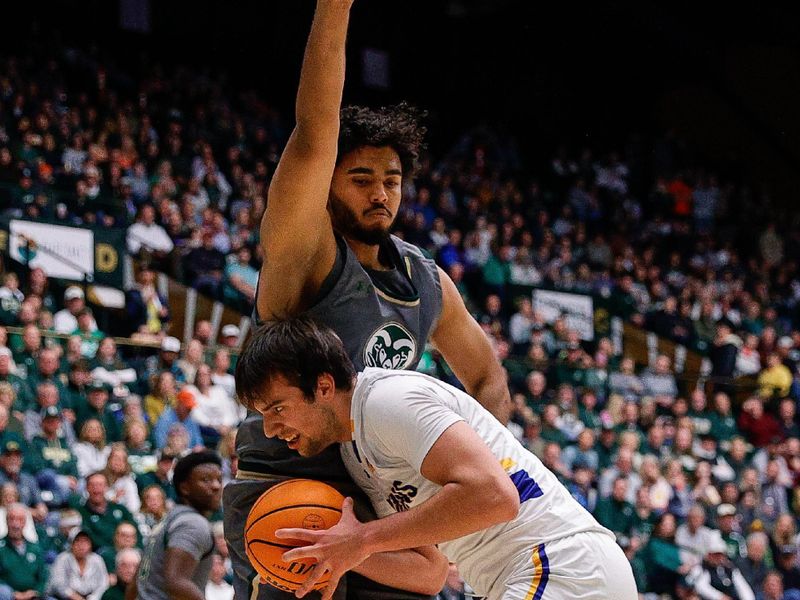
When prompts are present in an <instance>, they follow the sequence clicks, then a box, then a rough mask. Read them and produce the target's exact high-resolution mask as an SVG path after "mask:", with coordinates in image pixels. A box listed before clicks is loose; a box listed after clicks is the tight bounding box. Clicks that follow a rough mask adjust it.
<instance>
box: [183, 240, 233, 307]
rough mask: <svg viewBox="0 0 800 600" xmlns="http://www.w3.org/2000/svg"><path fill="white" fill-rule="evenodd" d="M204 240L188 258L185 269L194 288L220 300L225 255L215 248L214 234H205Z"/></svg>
mask: <svg viewBox="0 0 800 600" xmlns="http://www.w3.org/2000/svg"><path fill="white" fill-rule="evenodd" d="M202 239H203V243H202V245H201V246H200V247H198V248H195V249H193V250H192V251H191V252H189V254H188V255H187V256H186V259H185V261H184V269H185V270H186V274H187V277H188V279H189V281H190V283H191V285H192V287H194V288H196V289H197V290H198V291H199V292H201V293H204V294H207V295H209V296H210V297H212V298H214V299H218V298H219V297H220V286H221V285H222V275H223V271H224V270H225V255H224V254H223V253H222V252H220V251H219V250H218V249H217V248H216V247H215V246H214V235H213V234H212V233H210V232H205V233H203V238H202Z"/></svg>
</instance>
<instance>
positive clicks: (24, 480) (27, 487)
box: [0, 439, 47, 521]
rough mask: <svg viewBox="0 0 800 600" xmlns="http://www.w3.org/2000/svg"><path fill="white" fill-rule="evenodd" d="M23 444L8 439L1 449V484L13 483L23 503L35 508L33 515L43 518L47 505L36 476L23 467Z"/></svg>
mask: <svg viewBox="0 0 800 600" xmlns="http://www.w3.org/2000/svg"><path fill="white" fill-rule="evenodd" d="M22 459H23V446H21V445H20V444H19V443H17V442H16V441H14V440H13V439H9V440H6V442H5V445H4V446H3V447H2V448H1V449H0V485H4V484H6V483H13V484H14V485H15V486H16V488H17V492H18V494H19V499H20V502H21V503H22V504H25V505H26V506H28V507H30V508H31V509H32V510H33V516H34V518H36V519H37V520H40V521H41V520H42V519H43V518H44V517H45V515H46V514H47V506H46V505H45V504H44V502H43V501H42V494H41V490H40V488H39V484H38V483H37V482H36V478H35V477H34V476H33V475H31V474H30V473H27V472H25V471H24V470H23V469H22Z"/></svg>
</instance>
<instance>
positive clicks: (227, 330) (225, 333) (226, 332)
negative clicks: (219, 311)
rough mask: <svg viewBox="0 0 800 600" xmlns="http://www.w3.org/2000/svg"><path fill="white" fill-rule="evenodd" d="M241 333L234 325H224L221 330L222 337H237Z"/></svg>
mask: <svg viewBox="0 0 800 600" xmlns="http://www.w3.org/2000/svg"><path fill="white" fill-rule="evenodd" d="M240 333H241V331H240V330H239V328H238V327H237V326H236V325H225V327H223V328H222V337H237V338H238V337H239V334H240Z"/></svg>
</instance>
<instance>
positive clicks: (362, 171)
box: [347, 167, 375, 175]
mask: <svg viewBox="0 0 800 600" xmlns="http://www.w3.org/2000/svg"><path fill="white" fill-rule="evenodd" d="M374 173H375V171H373V170H372V169H370V168H369V167H353V168H352V169H349V170H348V171H347V174H348V175H372V174H374Z"/></svg>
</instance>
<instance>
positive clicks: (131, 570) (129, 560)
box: [101, 548, 142, 600]
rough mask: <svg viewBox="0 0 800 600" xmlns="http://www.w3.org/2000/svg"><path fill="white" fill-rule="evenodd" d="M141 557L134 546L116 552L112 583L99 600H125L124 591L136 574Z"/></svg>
mask: <svg viewBox="0 0 800 600" xmlns="http://www.w3.org/2000/svg"><path fill="white" fill-rule="evenodd" d="M141 559H142V555H141V552H139V550H137V549H136V548H124V549H123V550H121V551H120V552H119V553H118V554H117V557H116V560H115V563H114V565H115V568H114V577H113V578H114V583H112V584H111V585H110V587H109V588H108V589H107V590H106V591H105V592H103V596H102V598H101V600H125V593H126V591H127V589H128V586H129V585H130V584H131V582H132V581H133V579H134V577H135V576H136V570H137V569H138V568H139V562H140V561H141Z"/></svg>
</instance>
